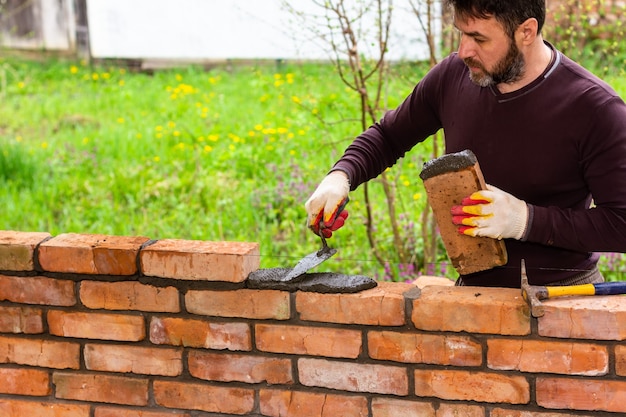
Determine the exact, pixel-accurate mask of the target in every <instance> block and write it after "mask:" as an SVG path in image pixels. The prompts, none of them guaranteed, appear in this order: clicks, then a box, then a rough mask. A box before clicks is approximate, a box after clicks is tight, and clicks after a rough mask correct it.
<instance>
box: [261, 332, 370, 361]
mask: <svg viewBox="0 0 626 417" xmlns="http://www.w3.org/2000/svg"><path fill="white" fill-rule="evenodd" d="M255 339H256V346H257V349H259V350H261V351H264V352H274V353H291V354H296V355H313V356H328V357H332V358H351V359H356V358H357V357H358V356H359V354H360V353H361V350H362V340H361V339H362V338H361V332H360V331H359V330H348V329H333V328H331V327H305V326H282V325H272V324H257V325H256V329H255Z"/></svg>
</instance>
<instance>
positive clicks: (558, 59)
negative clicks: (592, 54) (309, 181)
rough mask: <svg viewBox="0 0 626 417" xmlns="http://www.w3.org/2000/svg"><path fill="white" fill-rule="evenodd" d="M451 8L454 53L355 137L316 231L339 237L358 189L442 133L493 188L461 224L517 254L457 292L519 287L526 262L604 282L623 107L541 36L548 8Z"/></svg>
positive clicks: (549, 275) (620, 243)
mask: <svg viewBox="0 0 626 417" xmlns="http://www.w3.org/2000/svg"><path fill="white" fill-rule="evenodd" d="M446 3H447V5H448V6H451V7H452V8H453V16H454V26H455V28H456V29H457V30H458V31H459V33H460V44H459V48H458V51H457V52H456V53H453V54H451V55H450V56H448V57H447V58H445V59H444V60H442V61H441V62H440V63H439V64H438V65H436V66H435V67H434V68H432V70H431V71H430V72H429V73H428V74H427V75H426V76H425V77H424V78H423V79H422V80H420V81H419V83H418V84H417V85H416V86H415V88H414V90H413V91H412V92H411V94H410V95H409V96H408V97H407V98H406V99H405V100H404V102H403V103H402V104H400V105H399V106H398V107H397V108H396V109H394V110H391V111H389V112H387V113H386V114H385V115H384V116H383V118H382V119H381V120H380V121H379V122H377V123H375V124H374V125H372V126H371V127H370V128H368V129H367V130H366V131H364V132H363V133H361V134H360V135H359V136H358V137H356V139H355V140H354V141H353V142H352V144H351V145H350V146H349V147H348V148H347V149H346V150H345V153H344V154H343V156H342V157H341V158H340V159H339V160H338V161H337V162H336V164H335V165H334V166H333V167H332V169H331V171H330V172H329V173H328V174H327V175H326V176H325V177H324V179H323V180H322V181H321V183H320V184H319V186H318V187H317V188H316V190H315V191H314V192H313V194H312V195H311V197H310V198H309V199H308V201H307V202H306V203H305V209H306V211H307V215H308V223H309V226H310V227H311V229H312V230H313V232H315V233H317V234H324V235H325V236H326V237H330V235H332V232H333V231H334V230H336V229H337V228H338V227H340V226H341V225H343V223H344V220H345V217H346V214H345V213H342V211H343V206H344V203H345V201H346V198H347V197H348V193H349V191H352V190H355V189H356V188H357V187H358V186H359V185H360V184H362V183H364V182H366V181H368V180H370V179H372V178H375V177H376V176H378V175H379V174H380V173H381V172H383V171H384V170H385V169H387V168H388V167H390V166H392V165H393V164H395V162H396V161H397V160H398V159H399V158H401V157H403V156H404V155H405V153H406V152H408V151H410V150H411V149H412V148H413V147H414V146H416V145H418V144H419V143H421V142H423V141H425V140H426V139H428V138H429V137H431V136H432V135H433V134H434V133H435V132H437V131H438V130H440V129H443V131H444V133H445V147H446V153H453V152H460V151H464V150H471V151H472V152H473V153H474V154H475V155H476V157H477V159H478V161H479V163H480V168H481V171H482V173H483V175H484V178H485V181H486V182H487V183H488V184H489V185H488V186H487V190H486V191H482V192H481V197H483V198H484V201H483V202H482V203H481V207H480V208H479V209H478V210H476V208H475V207H470V205H474V204H475V201H473V200H472V199H469V198H468V199H465V200H464V204H467V205H460V206H457V207H453V208H452V209H451V211H452V213H451V214H452V216H451V218H452V221H453V223H455V224H457V225H458V230H459V232H460V233H464V234H466V235H470V236H487V237H492V238H497V239H503V240H504V242H505V245H506V249H507V253H508V263H507V264H506V265H504V266H502V267H497V268H493V269H490V270H487V271H481V272H476V273H473V274H467V275H463V276H460V277H459V278H458V280H457V285H476V286H498V287H517V288H519V287H520V264H521V260H522V259H524V260H525V263H526V268H527V270H528V271H529V274H528V276H529V280H530V283H531V284H535V285H547V284H549V285H571V284H581V283H595V282H602V281H603V277H602V276H601V274H600V273H599V272H598V269H597V262H598V258H599V253H598V252H626V105H625V104H624V102H623V100H622V99H621V98H620V97H619V96H618V94H617V93H616V92H615V91H614V90H613V89H612V88H611V87H610V86H609V85H607V84H606V83H605V82H603V81H602V80H600V79H598V78H597V77H595V76H594V75H592V74H591V73H590V72H589V71H587V70H585V69H584V68H583V67H581V66H580V65H579V64H577V63H575V62H574V61H572V60H571V59H569V58H568V57H566V56H565V55H563V54H562V53H561V52H559V51H558V50H557V49H556V48H555V47H554V46H553V45H551V44H550V43H548V42H547V41H545V40H544V39H543V37H542V34H541V29H542V26H543V24H544V20H545V1H544V0H465V1H462V0H447V1H446ZM481 212H483V213H489V215H484V216H481V215H480V213H481ZM472 213H473V214H472ZM468 214H471V215H469V216H468Z"/></svg>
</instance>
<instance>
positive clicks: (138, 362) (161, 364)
mask: <svg viewBox="0 0 626 417" xmlns="http://www.w3.org/2000/svg"><path fill="white" fill-rule="evenodd" d="M84 352H85V365H86V366H87V369H89V370H92V371H105V372H119V373H133V374H147V375H163V376H178V375H180V374H181V373H182V370H183V361H182V356H183V352H182V350H181V349H163V348H150V347H141V346H115V345H94V344H87V345H85V351H84Z"/></svg>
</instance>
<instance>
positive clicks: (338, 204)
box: [304, 171, 350, 238]
mask: <svg viewBox="0 0 626 417" xmlns="http://www.w3.org/2000/svg"><path fill="white" fill-rule="evenodd" d="M349 192H350V183H349V181H348V176H347V175H346V174H345V173H344V172H342V171H333V172H331V173H330V174H328V175H327V176H326V177H324V179H323V180H322V182H321V183H320V184H319V185H318V186H317V189H316V190H315V191H314V192H313V194H312V195H311V197H309V199H308V200H307V202H306V203H305V204H304V208H305V210H306V212H307V226H308V227H309V228H310V229H311V230H312V231H313V233H315V234H316V235H319V234H323V235H324V237H326V238H329V237H331V236H332V234H333V232H334V231H335V230H337V229H339V228H340V227H341V226H343V224H344V222H345V220H346V218H347V217H348V212H347V211H346V210H344V207H345V205H346V204H347V203H348V193H349Z"/></svg>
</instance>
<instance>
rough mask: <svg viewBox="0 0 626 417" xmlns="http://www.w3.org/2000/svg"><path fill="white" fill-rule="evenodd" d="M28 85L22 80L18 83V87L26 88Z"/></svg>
mask: <svg viewBox="0 0 626 417" xmlns="http://www.w3.org/2000/svg"><path fill="white" fill-rule="evenodd" d="M25 86H26V84H25V83H24V81H20V82H19V83H17V88H20V89H21V88H24V87H25Z"/></svg>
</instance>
